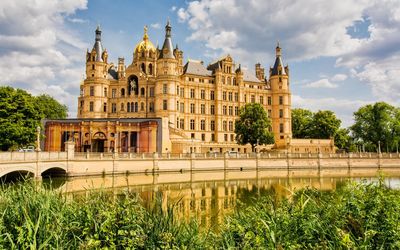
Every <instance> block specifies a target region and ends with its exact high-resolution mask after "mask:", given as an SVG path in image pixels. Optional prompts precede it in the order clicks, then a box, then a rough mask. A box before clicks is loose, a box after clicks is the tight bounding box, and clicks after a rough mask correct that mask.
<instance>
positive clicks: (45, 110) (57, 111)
mask: <svg viewBox="0 0 400 250" xmlns="http://www.w3.org/2000/svg"><path fill="white" fill-rule="evenodd" d="M35 100H36V102H37V104H38V106H39V107H40V110H41V112H42V114H43V117H44V118H47V119H65V118H67V112H68V108H67V106H65V105H63V104H60V103H59V102H57V101H56V100H55V99H54V98H53V97H51V96H49V95H47V94H42V95H39V96H37V97H35Z"/></svg>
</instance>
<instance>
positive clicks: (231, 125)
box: [229, 121, 233, 131]
mask: <svg viewBox="0 0 400 250" xmlns="http://www.w3.org/2000/svg"><path fill="white" fill-rule="evenodd" d="M229 131H233V121H229Z"/></svg>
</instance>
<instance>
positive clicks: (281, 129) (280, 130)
mask: <svg viewBox="0 0 400 250" xmlns="http://www.w3.org/2000/svg"><path fill="white" fill-rule="evenodd" d="M283 131H284V130H283V123H280V124H279V133H283Z"/></svg>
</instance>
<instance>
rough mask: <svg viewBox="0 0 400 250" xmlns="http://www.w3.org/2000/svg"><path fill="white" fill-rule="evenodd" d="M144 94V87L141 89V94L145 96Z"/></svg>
mask: <svg viewBox="0 0 400 250" xmlns="http://www.w3.org/2000/svg"><path fill="white" fill-rule="evenodd" d="M144 94H145V90H144V88H141V89H140V95H141V96H144Z"/></svg>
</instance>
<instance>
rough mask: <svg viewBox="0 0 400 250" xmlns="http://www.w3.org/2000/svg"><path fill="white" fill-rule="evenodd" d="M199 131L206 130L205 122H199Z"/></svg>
mask: <svg viewBox="0 0 400 250" xmlns="http://www.w3.org/2000/svg"><path fill="white" fill-rule="evenodd" d="M200 129H201V130H206V121H205V120H201V121H200Z"/></svg>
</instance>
